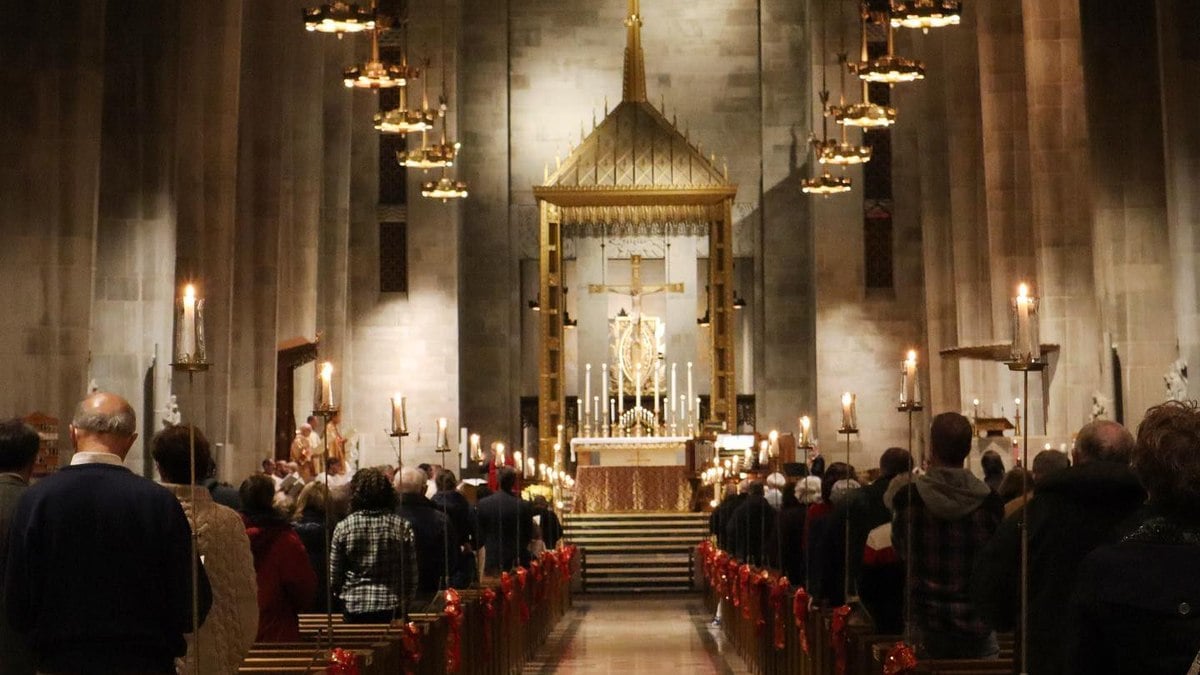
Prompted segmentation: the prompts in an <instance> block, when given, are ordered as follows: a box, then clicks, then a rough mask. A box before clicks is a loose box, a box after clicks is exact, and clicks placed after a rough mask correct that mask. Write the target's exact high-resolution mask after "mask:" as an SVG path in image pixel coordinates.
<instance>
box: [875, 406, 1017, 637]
mask: <svg viewBox="0 0 1200 675" xmlns="http://www.w3.org/2000/svg"><path fill="white" fill-rule="evenodd" d="M929 436H930V438H929V441H930V449H931V457H930V468H929V471H928V473H926V474H925V475H923V476H917V477H915V478H913V477H911V476H897V477H896V478H894V479H892V484H891V485H890V486H888V490H887V493H886V494H885V496H884V500H885V502H886V503H889V504H891V508H892V542H893V545H894V548H895V551H896V554H897V555H899V556H900V557H901V559H904V558H906V556H907V555H908V548H907V546H908V545H909V542H908V538H909V537H912V541H911V546H912V559H911V560H907V561H906V562H907V563H908V564H909V565H911V574H910V575H909V576H910V577H911V582H912V588H911V591H912V602H913V607H912V610H911V611H912V617H913V620H914V622H915V624H916V625H915V626H914V638H915V641H916V643H917V644H916V647H917V656H918V658H931V659H946V658H962V659H973V658H995V657H996V656H997V655H999V653H1000V647H999V645H998V644H997V642H996V633H995V632H993V631H992V629H991V628H990V627H989V626H988V625H987V624H985V623H984V622H983V620H982V619H981V618H980V616H979V615H978V614H977V613H976V611H975V609H974V606H973V605H972V603H971V601H970V598H969V597H968V594H967V591H968V589H967V581H968V578H969V575H970V572H971V566H972V565H973V564H974V562H975V559H976V557H977V556H978V555H979V552H980V551H981V550H983V547H984V545H986V544H987V541H988V539H990V538H991V537H992V534H993V533H994V532H995V531H996V527H997V526H998V525H999V524H1000V519H1001V518H1002V517H1003V513H1004V504H1003V503H1002V502H1001V501H1000V498H999V497H998V496H996V493H995V492H993V491H992V490H991V488H989V487H988V486H987V484H986V483H984V482H983V481H981V480H979V479H978V478H976V477H975V476H974V475H973V474H972V473H971V472H970V471H968V470H967V469H965V468H963V462H964V461H965V460H966V458H967V455H968V454H970V452H971V439H972V437H973V432H972V429H971V422H970V420H968V419H967V418H966V417H963V416H962V415H960V414H958V413H953V412H948V413H942V414H941V415H938V416H937V417H935V418H933V424H932V425H931V427H930V434H929ZM910 521H911V528H910Z"/></svg>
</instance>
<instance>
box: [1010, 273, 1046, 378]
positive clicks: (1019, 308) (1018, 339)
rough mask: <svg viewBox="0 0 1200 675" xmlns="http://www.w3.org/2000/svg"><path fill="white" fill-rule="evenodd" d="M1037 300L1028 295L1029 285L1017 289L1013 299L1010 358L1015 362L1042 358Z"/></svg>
mask: <svg viewBox="0 0 1200 675" xmlns="http://www.w3.org/2000/svg"><path fill="white" fill-rule="evenodd" d="M1037 308H1038V300H1037V298H1035V297H1032V296H1031V295H1030V294H1029V285H1028V284H1024V283H1023V284H1021V285H1020V286H1018V287H1017V297H1015V298H1013V344H1012V358H1013V359H1014V360H1017V361H1025V362H1028V361H1037V360H1039V359H1040V358H1041V356H1042V350H1041V344H1039V339H1040V338H1039V336H1038V330H1037Z"/></svg>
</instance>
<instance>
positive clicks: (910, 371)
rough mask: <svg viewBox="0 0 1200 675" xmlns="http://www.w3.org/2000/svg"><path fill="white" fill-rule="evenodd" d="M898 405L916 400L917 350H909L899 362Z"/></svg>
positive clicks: (912, 402) (913, 402)
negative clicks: (906, 356) (902, 360)
mask: <svg viewBox="0 0 1200 675" xmlns="http://www.w3.org/2000/svg"><path fill="white" fill-rule="evenodd" d="M900 373H901V375H900V405H912V404H915V403H916V402H917V352H916V351H914V350H910V351H909V352H908V358H906V359H904V362H903V363H901V364H900Z"/></svg>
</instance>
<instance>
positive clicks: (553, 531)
mask: <svg viewBox="0 0 1200 675" xmlns="http://www.w3.org/2000/svg"><path fill="white" fill-rule="evenodd" d="M533 515H534V516H536V517H537V518H538V529H539V530H541V531H542V543H544V544H545V545H546V548H547V549H552V548H555V547H556V546H558V540H559V539H562V523H560V522H559V521H558V516H557V515H555V513H554V510H553V509H551V508H550V501H549V500H548V499H546V498H545V497H543V496H542V495H538V496H536V497H534V498H533Z"/></svg>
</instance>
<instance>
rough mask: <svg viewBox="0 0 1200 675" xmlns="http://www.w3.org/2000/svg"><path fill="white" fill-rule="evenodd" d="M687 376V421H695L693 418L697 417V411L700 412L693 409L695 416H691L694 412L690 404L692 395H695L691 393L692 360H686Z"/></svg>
mask: <svg viewBox="0 0 1200 675" xmlns="http://www.w3.org/2000/svg"><path fill="white" fill-rule="evenodd" d="M687 376H688V378H687V380H688V383H687V387H688V390H687V404H688V409H687V412H688V417H687V421H688V422H692V421H695V420H696V419H697V418H698V417H699V412H700V411H699V410H698V409H697V410H696V411H695V416H693V414H694V413H693V411H692V408H691V405H692V401H693V400H694V397H695V395H694V394H693V393H692V362H691V361H688V372H687Z"/></svg>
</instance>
